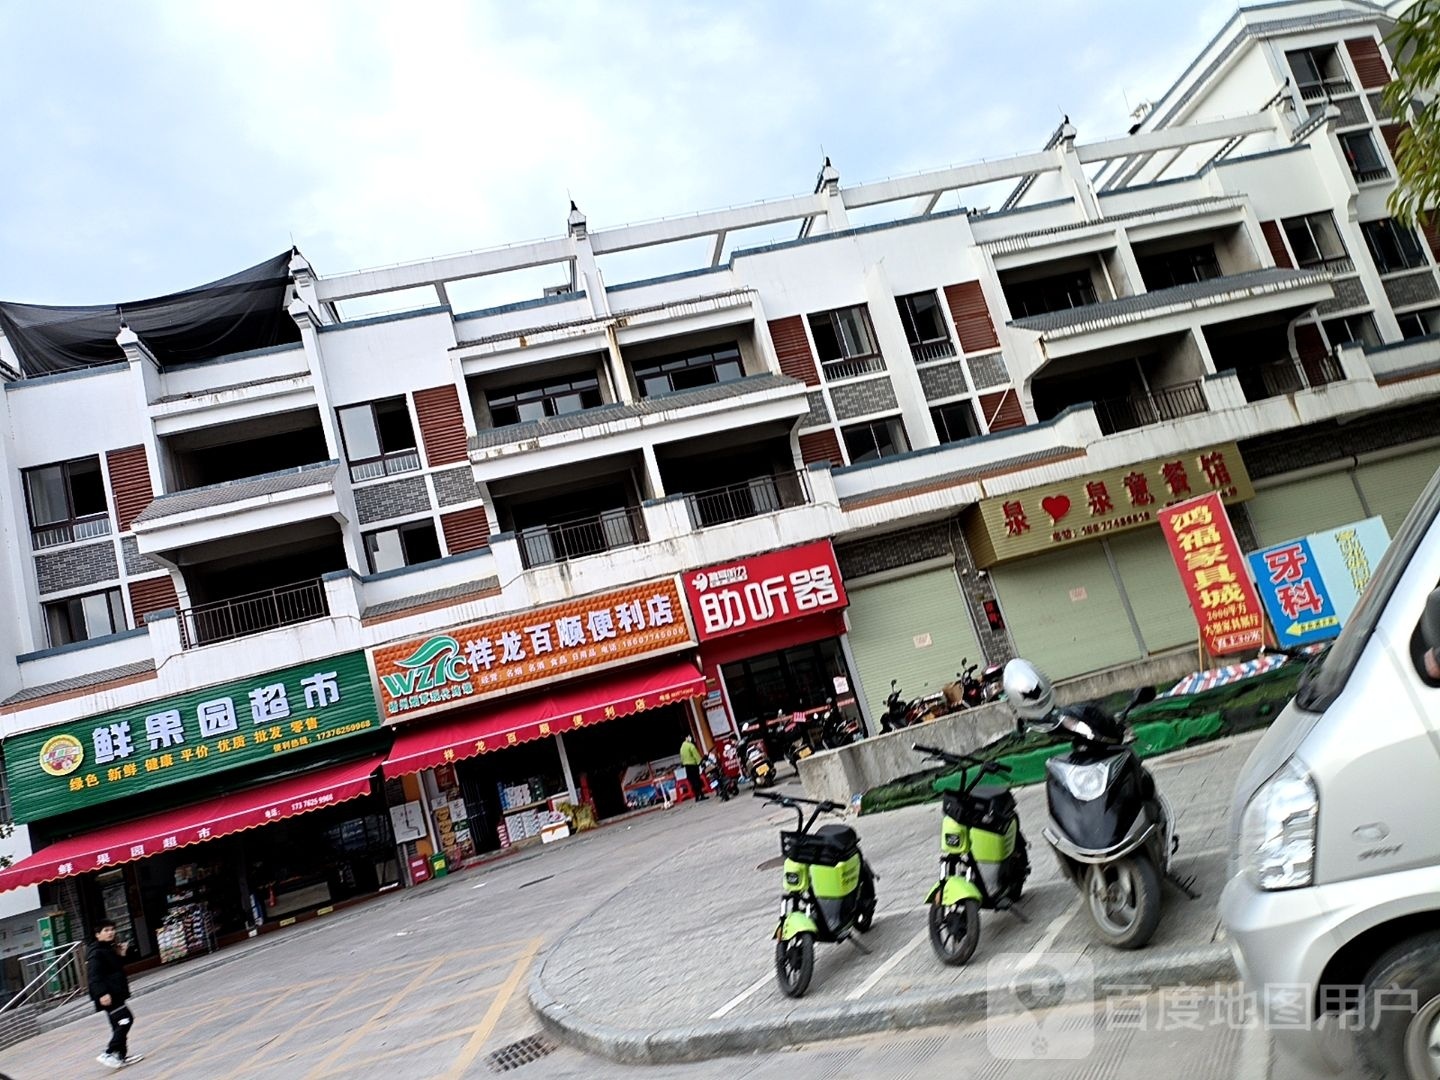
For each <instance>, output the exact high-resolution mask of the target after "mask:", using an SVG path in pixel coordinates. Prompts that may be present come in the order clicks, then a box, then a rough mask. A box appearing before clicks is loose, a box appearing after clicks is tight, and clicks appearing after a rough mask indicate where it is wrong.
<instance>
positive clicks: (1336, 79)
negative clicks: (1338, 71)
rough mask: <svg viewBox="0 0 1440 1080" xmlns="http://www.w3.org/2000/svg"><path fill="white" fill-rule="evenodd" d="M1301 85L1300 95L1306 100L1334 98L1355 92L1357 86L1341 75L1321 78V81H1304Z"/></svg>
mask: <svg viewBox="0 0 1440 1080" xmlns="http://www.w3.org/2000/svg"><path fill="white" fill-rule="evenodd" d="M1299 85H1300V97H1301V99H1302V100H1304V101H1318V100H1320V99H1321V98H1332V97H1337V96H1339V95H1342V94H1353V93H1354V92H1355V88H1354V87H1353V86H1351V85H1350V80H1349V79H1346V78H1342V77H1340V76H1333V77H1331V78H1328V79H1321V80H1320V81H1319V82H1302V83H1300V84H1299Z"/></svg>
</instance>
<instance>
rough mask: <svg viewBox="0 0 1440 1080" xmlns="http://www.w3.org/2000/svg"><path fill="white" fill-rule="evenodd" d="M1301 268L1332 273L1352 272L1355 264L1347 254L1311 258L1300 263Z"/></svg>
mask: <svg viewBox="0 0 1440 1080" xmlns="http://www.w3.org/2000/svg"><path fill="white" fill-rule="evenodd" d="M1300 269H1301V270H1329V271H1330V272H1331V273H1332V274H1353V273H1354V272H1355V264H1354V263H1353V262H1352V261H1351V260H1350V256H1348V255H1335V256H1332V257H1331V258H1328V259H1311V260H1310V261H1309V262H1301V263H1300Z"/></svg>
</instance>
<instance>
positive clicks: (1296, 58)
mask: <svg viewBox="0 0 1440 1080" xmlns="http://www.w3.org/2000/svg"><path fill="white" fill-rule="evenodd" d="M1285 59H1286V60H1287V61H1288V62H1289V64H1290V74H1291V75H1292V76H1293V77H1294V79H1295V86H1296V87H1297V88H1298V89H1299V91H1300V96H1301V97H1302V98H1303V99H1305V100H1306V101H1312V100H1314V99H1315V98H1321V97H1329V96H1330V95H1331V94H1347V93H1349V92H1350V91H1351V90H1352V89H1353V88H1352V87H1351V85H1350V80H1349V79H1347V78H1346V77H1345V68H1344V65H1343V64H1342V63H1341V61H1340V56H1339V54H1338V53H1337V52H1336V51H1335V46H1333V45H1322V46H1319V47H1317V48H1314V49H1294V50H1291V51H1289V52H1287V53H1286V54H1285Z"/></svg>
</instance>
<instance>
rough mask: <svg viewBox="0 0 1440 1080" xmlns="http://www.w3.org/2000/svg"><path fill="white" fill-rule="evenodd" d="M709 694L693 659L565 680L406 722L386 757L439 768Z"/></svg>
mask: <svg viewBox="0 0 1440 1080" xmlns="http://www.w3.org/2000/svg"><path fill="white" fill-rule="evenodd" d="M704 693H705V676H703V675H701V674H700V672H699V670H698V669H697V668H696V667H695V664H694V662H693V661H691V660H683V659H681V660H666V661H660V662H657V663H654V664H649V665H646V666H644V667H634V668H622V669H619V670H618V671H615V672H613V673H611V674H610V675H609V676H607V677H603V678H599V679H589V680H586V681H585V682H583V683H577V684H574V685H570V684H561V685H559V686H557V687H556V688H555V689H554V690H552V691H551V692H550V693H548V694H528V695H526V696H525V697H523V698H521V699H519V700H517V701H510V702H507V701H506V700H505V699H503V698H502V699H498V700H496V701H493V702H488V703H485V704H481V705H478V706H476V707H475V708H472V709H467V710H465V712H464V713H463V714H461V715H458V716H456V717H455V718H454V719H453V720H445V721H442V722H440V723H428V724H421V723H417V724H416V725H415V728H414V730H411V729H410V727H409V726H408V725H407V726H405V727H402V728H401V730H400V734H399V735H397V736H396V738H395V745H394V746H393V747H392V748H391V750H390V754H389V756H388V757H387V758H386V759H385V774H386V775H387V776H403V775H404V774H405V773H413V772H418V771H420V770H421V769H433V768H434V767H435V766H436V765H443V764H445V763H446V762H447V761H456V760H458V759H459V758H467V757H474V756H475V755H476V754H483V753H485V752H487V751H489V750H503V749H504V748H505V747H507V746H514V745H516V744H517V743H522V742H529V741H530V740H531V739H543V738H545V737H547V736H550V735H558V734H560V733H562V732H566V731H570V730H572V729H574V728H578V727H588V726H590V725H592V724H598V723H600V722H602V721H605V720H613V719H615V718H616V717H618V716H629V715H631V714H632V713H637V712H644V711H645V710H647V709H658V708H660V707H661V706H662V705H670V704H673V703H675V702H677V701H684V700H686V699H687V698H693V697H701V696H703V695H704Z"/></svg>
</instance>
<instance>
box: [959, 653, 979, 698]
mask: <svg viewBox="0 0 1440 1080" xmlns="http://www.w3.org/2000/svg"><path fill="white" fill-rule="evenodd" d="M960 663H961V665H962V666H963V667H964V670H963V671H960V672H958V673H957V674H956V675H955V681H956V682H957V683H959V687H960V708H962V709H978V708H979V707H980V706H981V705H984V704H985V686H984V684H983V683H981V682H980V680H979V679H977V678H976V677H975V672H976V671H977V670H978V669H979V667H980V665H979V664H972V663H970V660H969V657H966V658H965V659H964V660H961V661H960Z"/></svg>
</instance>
